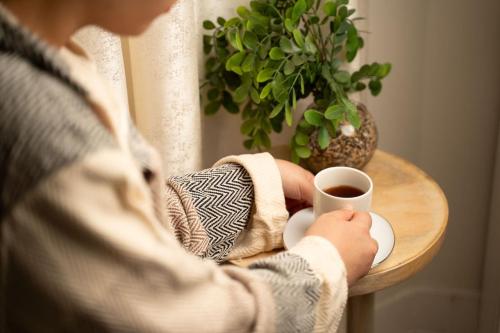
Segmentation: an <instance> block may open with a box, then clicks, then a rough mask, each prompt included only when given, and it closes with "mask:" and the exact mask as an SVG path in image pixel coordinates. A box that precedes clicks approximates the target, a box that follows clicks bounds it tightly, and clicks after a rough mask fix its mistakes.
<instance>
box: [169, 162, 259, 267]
mask: <svg viewBox="0 0 500 333" xmlns="http://www.w3.org/2000/svg"><path fill="white" fill-rule="evenodd" d="M166 198H167V212H168V217H169V221H170V224H171V225H172V229H173V230H174V233H175V235H176V237H177V239H178V240H179V242H180V243H181V244H182V245H183V246H184V247H185V248H186V249H187V250H188V251H190V252H192V253H193V254H196V255H197V256H200V257H202V258H210V259H213V260H216V261H219V262H220V261H222V260H224V259H225V258H226V257H227V255H228V253H229V252H230V251H231V250H232V249H233V247H234V245H235V242H236V240H237V238H238V236H239V235H240V234H241V233H242V232H243V230H244V229H245V227H246V226H247V224H248V221H249V218H250V214H251V211H252V207H253V202H254V185H253V183H252V179H251V178H250V176H249V174H248V172H247V171H246V169H245V168H244V167H242V166H241V165H239V164H235V163H227V164H221V165H219V166H217V167H213V168H210V169H206V170H202V171H200V172H196V173H192V174H188V175H184V176H175V177H170V178H169V179H168V180H167V196H166Z"/></svg>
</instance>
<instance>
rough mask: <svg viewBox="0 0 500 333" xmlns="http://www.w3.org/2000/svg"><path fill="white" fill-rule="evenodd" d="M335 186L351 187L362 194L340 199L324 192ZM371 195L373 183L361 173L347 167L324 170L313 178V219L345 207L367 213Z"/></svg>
mask: <svg viewBox="0 0 500 333" xmlns="http://www.w3.org/2000/svg"><path fill="white" fill-rule="evenodd" d="M336 186H351V187H355V188H357V189H359V190H361V191H362V192H364V193H363V194H362V195H360V196H357V197H353V198H342V197H336V196H333V195H330V194H328V193H326V192H325V191H324V190H326V189H329V188H332V187H336ZM372 193H373V182H372V180H371V178H370V177H369V176H368V175H367V174H366V173H364V172H363V171H359V170H357V169H353V168H349V167H333V168H328V169H324V170H322V171H320V172H319V173H318V174H317V175H316V177H314V203H313V206H314V217H315V218H318V217H319V216H320V215H322V214H324V213H328V212H331V211H333V210H338V209H343V208H347V207H352V208H353V209H354V210H356V211H363V212H369V211H370V208H371V204H372Z"/></svg>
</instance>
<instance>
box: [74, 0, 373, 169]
mask: <svg viewBox="0 0 500 333" xmlns="http://www.w3.org/2000/svg"><path fill="white" fill-rule="evenodd" d="M363 1H366V0H351V4H352V5H353V6H356V7H357V6H358V3H359V2H363ZM248 3H249V0H231V1H227V0H179V1H178V3H177V4H176V5H175V6H174V7H173V8H172V10H171V11H170V13H169V14H167V15H165V16H163V17H161V18H160V19H158V20H157V21H156V22H155V23H154V24H153V26H152V27H151V28H150V29H149V30H148V31H147V32H146V33H145V34H144V35H142V36H141V37H138V38H122V39H120V38H119V37H116V36H114V35H112V34H109V33H107V32H104V31H102V30H100V29H97V28H87V29H84V30H83V31H81V32H80V33H79V34H78V35H77V40H78V41H79V42H80V43H81V44H82V45H83V46H84V47H85V49H86V50H87V51H88V52H90V54H91V55H92V56H93V57H94V58H95V60H96V61H97V65H98V68H99V70H100V72H101V73H102V74H103V75H104V76H105V77H107V78H108V79H109V80H111V82H112V83H113V84H114V86H115V88H116V90H117V92H118V93H119V94H121V95H122V96H123V98H124V100H125V101H127V102H128V105H129V108H130V112H131V115H132V118H133V119H134V120H135V122H136V124H137V126H138V128H139V130H140V131H141V132H142V133H143V134H144V136H145V137H146V138H147V139H148V140H149V142H150V143H152V144H153V145H154V146H155V147H156V149H157V150H158V151H159V152H160V155H161V157H162V160H163V167H164V171H165V174H166V175H167V176H168V175H173V174H183V173H186V172H190V171H194V170H198V169H200V168H201V167H202V166H203V167H206V166H209V165H210V164H211V163H213V162H214V161H215V160H217V159H219V158H220V157H222V156H224V155H227V154H236V153H242V152H245V151H244V149H243V146H242V144H241V143H242V141H243V137H242V136H241V135H240V134H239V127H240V124H241V120H240V118H239V115H230V114H227V113H225V112H223V111H222V112H219V114H217V115H216V116H214V117H202V112H201V111H200V100H199V89H198V87H199V79H200V78H202V77H203V75H204V73H203V64H204V61H203V53H202V47H201V45H202V35H203V29H202V25H201V22H202V21H203V20H205V19H210V20H213V21H215V19H216V18H217V17H218V16H222V17H226V18H228V17H232V16H235V15H236V8H237V7H238V6H240V5H248ZM356 65H357V64H356ZM354 67H356V66H354ZM306 104H307V103H306ZM292 134H293V130H292V129H285V132H284V133H282V134H280V135H273V137H272V138H273V139H272V140H273V143H274V144H286V143H288V141H289V138H290V137H291V135H292ZM202 151H203V154H204V155H205V156H203V158H202Z"/></svg>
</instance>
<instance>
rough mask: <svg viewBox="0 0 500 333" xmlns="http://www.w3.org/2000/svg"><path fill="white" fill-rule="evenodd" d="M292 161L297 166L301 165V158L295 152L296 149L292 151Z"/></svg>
mask: <svg viewBox="0 0 500 333" xmlns="http://www.w3.org/2000/svg"><path fill="white" fill-rule="evenodd" d="M290 159H291V160H292V162H293V163H295V164H299V163H300V157H299V156H298V155H297V153H296V152H295V149H292V152H291V153H290Z"/></svg>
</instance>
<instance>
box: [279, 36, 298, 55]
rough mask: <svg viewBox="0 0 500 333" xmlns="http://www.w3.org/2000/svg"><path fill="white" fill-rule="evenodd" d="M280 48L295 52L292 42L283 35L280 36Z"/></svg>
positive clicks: (287, 51)
mask: <svg viewBox="0 0 500 333" xmlns="http://www.w3.org/2000/svg"><path fill="white" fill-rule="evenodd" d="M280 49H281V50H282V51H283V52H285V53H293V52H295V50H294V49H293V46H292V42H291V41H290V40H289V39H288V38H286V37H285V36H281V38H280Z"/></svg>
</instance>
